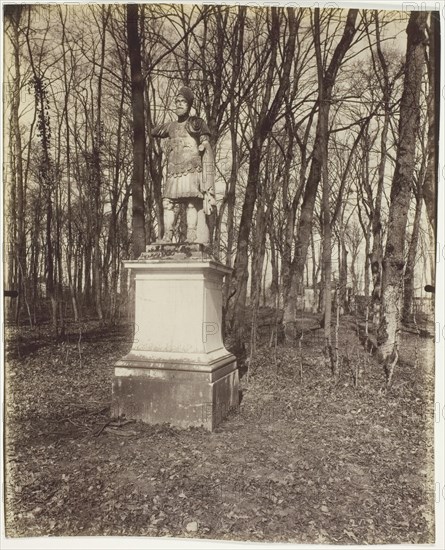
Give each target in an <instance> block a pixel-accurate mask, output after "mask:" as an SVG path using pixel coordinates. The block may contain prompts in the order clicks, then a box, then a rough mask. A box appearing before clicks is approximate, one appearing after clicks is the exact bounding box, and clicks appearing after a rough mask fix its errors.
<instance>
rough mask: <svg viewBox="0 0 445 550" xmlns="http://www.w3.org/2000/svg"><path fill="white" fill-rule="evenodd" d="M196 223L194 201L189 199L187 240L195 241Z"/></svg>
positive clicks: (196, 213)
mask: <svg viewBox="0 0 445 550" xmlns="http://www.w3.org/2000/svg"><path fill="white" fill-rule="evenodd" d="M197 224H198V211H197V208H196V201H195V200H193V199H190V200H189V202H188V203H187V242H189V243H194V242H195V241H196V227H197Z"/></svg>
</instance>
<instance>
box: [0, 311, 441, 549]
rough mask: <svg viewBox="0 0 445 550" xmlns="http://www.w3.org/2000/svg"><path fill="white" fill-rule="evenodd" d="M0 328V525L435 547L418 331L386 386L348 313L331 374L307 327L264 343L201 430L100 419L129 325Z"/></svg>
mask: <svg viewBox="0 0 445 550" xmlns="http://www.w3.org/2000/svg"><path fill="white" fill-rule="evenodd" d="M8 334H9V336H7V342H6V347H7V367H6V454H5V464H6V473H7V476H6V528H7V536H10V537H24V536H27V537H29V536H43V535H52V536H56V535H145V536H171V537H197V538H211V539H225V540H228V539H230V540H251V541H282V542H285V541H288V542H297V543H336V544H354V543H368V544H376V543H402V542H410V543H432V542H434V483H433V478H432V476H433V425H434V393H433V391H434V366H433V357H434V342H433V340H432V338H431V337H420V336H417V335H413V334H412V333H404V334H403V337H402V345H401V346H400V362H399V365H398V366H397V368H396V371H395V376H394V384H393V387H392V388H391V390H389V391H388V392H387V391H385V389H384V382H385V379H384V373H383V371H382V368H381V367H380V366H379V365H378V364H377V363H376V362H375V361H374V359H373V357H371V356H370V355H369V354H368V353H367V352H365V351H364V349H363V347H362V345H361V344H360V342H359V339H358V337H357V336H356V334H355V325H354V321H353V319H352V318H344V319H343V321H342V327H341V330H340V346H339V349H340V352H341V353H342V355H343V364H342V367H341V370H340V373H339V376H338V377H337V378H333V377H332V374H331V372H330V371H329V369H328V368H327V367H326V365H325V364H324V361H323V356H322V354H321V338H320V337H319V335H317V332H316V331H314V332H312V333H311V334H308V335H306V336H305V337H303V340H302V347H301V352H300V350H299V349H298V346H295V347H285V346H278V348H277V349H276V350H275V349H274V348H269V347H268V346H265V347H262V348H260V349H259V350H258V353H257V355H256V358H255V359H254V360H253V361H252V363H251V364H250V367H249V374H248V376H247V375H245V376H243V378H242V380H241V386H242V392H243V393H242V401H241V404H240V407H239V409H238V410H237V411H234V412H233V413H232V414H231V415H230V417H229V418H228V419H227V420H226V421H225V422H224V423H223V424H222V425H221V426H220V427H219V428H218V429H217V430H216V431H215V432H213V433H208V432H205V431H204V430H202V429H190V430H178V429H174V428H171V427H169V426H166V425H162V426H147V425H143V424H140V423H138V424H128V425H126V426H124V427H122V428H113V427H112V426H110V425H108V426H105V425H106V423H107V422H108V421H109V420H110V419H109V405H110V400H111V380H112V375H113V372H112V366H113V363H114V361H115V360H117V359H118V358H120V357H121V356H123V355H124V354H125V353H126V352H127V351H128V350H129V348H130V346H131V344H130V337H129V328H128V327H111V328H110V327H103V328H100V327H99V326H98V325H97V324H94V323H90V324H88V325H85V326H83V327H82V331H81V332H80V331H79V326H76V325H74V324H73V325H71V326H70V327H69V334H68V338H67V341H65V342H59V343H54V341H53V339H52V337H51V335H50V332H49V329H47V328H42V327H41V328H39V329H34V330H31V329H22V330H20V331H18V330H17V329H9V330H8ZM346 350H348V353H347V354H346Z"/></svg>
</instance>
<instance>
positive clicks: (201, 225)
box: [196, 199, 210, 245]
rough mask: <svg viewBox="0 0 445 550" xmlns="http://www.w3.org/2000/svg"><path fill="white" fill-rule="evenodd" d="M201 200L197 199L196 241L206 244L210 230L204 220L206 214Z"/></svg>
mask: <svg viewBox="0 0 445 550" xmlns="http://www.w3.org/2000/svg"><path fill="white" fill-rule="evenodd" d="M203 202H204V201H203V200H202V199H197V211H198V212H197V217H198V224H197V230H196V242H197V243H202V244H205V245H208V244H209V242H210V231H209V227H208V225H207V221H206V215H205V213H204V208H203Z"/></svg>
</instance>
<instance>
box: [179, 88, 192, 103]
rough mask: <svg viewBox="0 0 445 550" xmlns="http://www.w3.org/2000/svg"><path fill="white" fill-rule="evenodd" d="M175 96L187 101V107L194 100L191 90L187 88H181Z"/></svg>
mask: <svg viewBox="0 0 445 550" xmlns="http://www.w3.org/2000/svg"><path fill="white" fill-rule="evenodd" d="M177 95H178V96H181V97H183V98H184V99H185V100H186V101H187V103H188V104H189V106H191V105H192V104H193V100H194V99H195V96H194V94H193V92H192V90H191V89H190V88H188V87H187V86H183V87H182V88H180V89H179V91H178V93H177Z"/></svg>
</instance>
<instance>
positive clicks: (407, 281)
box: [403, 188, 423, 322]
mask: <svg viewBox="0 0 445 550" xmlns="http://www.w3.org/2000/svg"><path fill="white" fill-rule="evenodd" d="M422 203H423V195H422V191H421V188H420V190H419V192H418V193H416V212H415V214H414V222H413V231H412V234H411V240H410V243H409V249H408V257H407V260H406V267H405V276H404V288H403V320H404V321H405V322H407V321H408V320H409V319H410V315H411V309H412V305H413V298H414V280H415V273H414V269H415V265H416V256H417V247H418V244H419V235H420V222H421V219H422Z"/></svg>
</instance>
